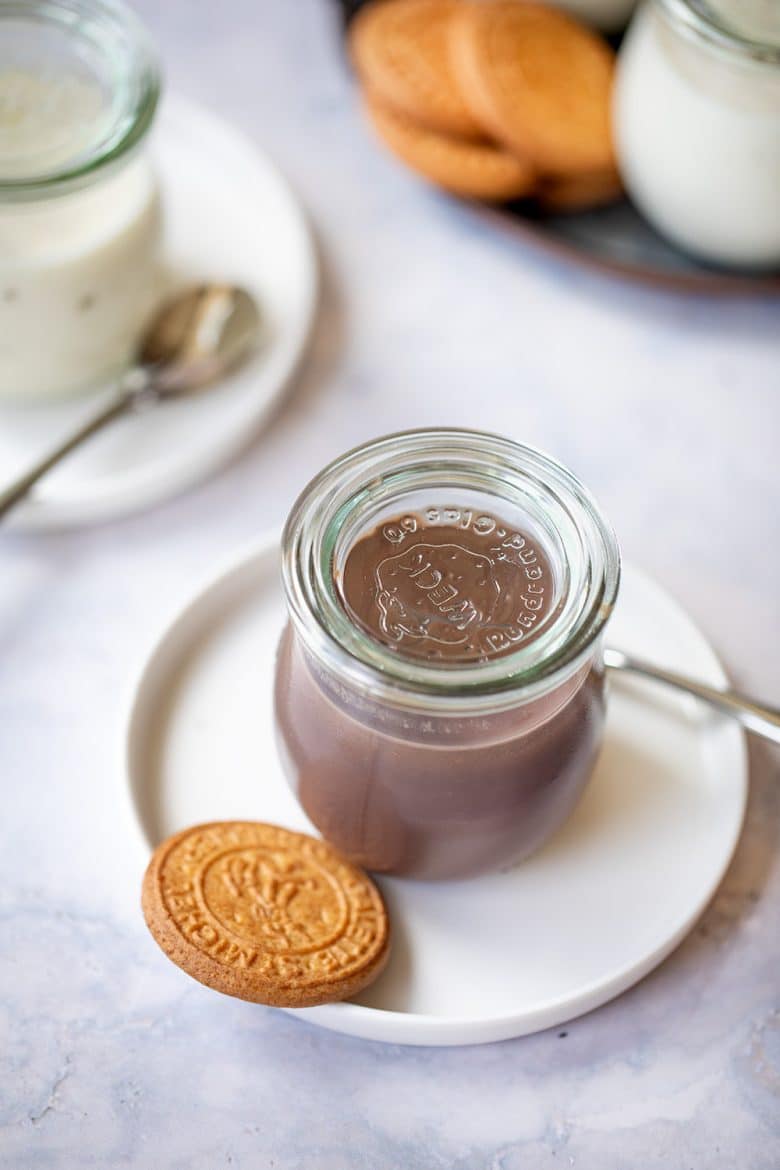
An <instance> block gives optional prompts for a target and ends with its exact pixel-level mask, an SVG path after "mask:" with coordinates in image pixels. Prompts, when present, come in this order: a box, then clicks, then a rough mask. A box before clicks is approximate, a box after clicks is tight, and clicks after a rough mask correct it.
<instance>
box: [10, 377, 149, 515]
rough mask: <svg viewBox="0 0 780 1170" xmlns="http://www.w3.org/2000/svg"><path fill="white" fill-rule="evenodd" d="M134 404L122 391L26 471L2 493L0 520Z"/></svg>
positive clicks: (125, 391)
mask: <svg viewBox="0 0 780 1170" xmlns="http://www.w3.org/2000/svg"><path fill="white" fill-rule="evenodd" d="M132 404H133V395H132V394H131V393H128V392H127V390H126V389H121V390H120V391H119V392H118V393H117V394H116V395H115V396H114V397H112V398H111V399H110V401H109V402H108V403H106V404H105V405H103V406H101V408H100V410H98V411H97V412H96V413H95V414H93V415H92V416H91V417H90V418H88V419H87V421H86V422H84V423H82V424H81V426H80V427H78V429H77V430H75V431H73V432H72V433H71V434H70V435H68V437H67V438H66V439H63V441H62V442H61V443H59V444H58V445H57V446H56V447H54V448H53V449H52V450H51V451H50V452H49V453H48V455H44V457H43V458H42V459H39V460H38V462H37V463H35V464H34V465H33V466H32V467H31V468H29V470H28V471H25V472H24V473H23V474H22V475H20V476H19V478H18V479H17V480H15V481H14V482H13V483H12V484H10V485H9V486H8V487H7V488H5V489H4V490H3V491H0V519H2V518H3V517H4V516H5V515H6V514H7V513H8V512H10V511H11V509H12V508H13V507H15V506H16V504H18V503H19V501H20V500H22V499H24V497H25V496H26V495H27V493H28V492H29V490H30V488H31V487H32V486H33V484H36V483H37V482H38V480H39V479H41V477H42V476H44V475H46V473H47V471H50V470H51V469H52V467H54V466H55V465H56V464H57V463H59V462H60V460H61V459H64V458H65V456H66V455H69V454H70V452H71V451H73V450H74V449H75V448H76V447H78V446H79V445H80V444H81V443H83V442H84V441H85V439H88V438H89V437H90V436H91V435H94V434H95V432H96V431H99V430H100V429H101V428H102V427H104V426H105V425H106V423H109V422H111V421H112V420H113V419H115V418H119V416H120V415H122V414H124V413H125V411H127V410H129V409H130V407H131V405H132Z"/></svg>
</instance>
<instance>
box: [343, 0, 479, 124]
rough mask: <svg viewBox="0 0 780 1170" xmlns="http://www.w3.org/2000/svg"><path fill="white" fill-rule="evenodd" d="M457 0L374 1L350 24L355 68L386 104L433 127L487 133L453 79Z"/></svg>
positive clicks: (350, 41) (378, 97)
mask: <svg viewBox="0 0 780 1170" xmlns="http://www.w3.org/2000/svg"><path fill="white" fill-rule="evenodd" d="M459 8H460V3H459V0H375V2H374V3H373V4H368V5H366V6H365V7H364V8H362V9H361V10H360V11H359V12H358V14H357V15H356V16H355V18H354V20H353V21H352V24H351V25H350V32H349V44H350V49H351V53H352V59H353V61H354V63H355V68H356V69H357V71H358V74H359V75H360V78H361V80H362V81H363V84H364V85H366V86H367V87H368V88H369V89H371V90H372V92H373V93H374V94H375V95H376V97H377V99H378V100H381V101H382V102H383V103H384V104H385V105H386V106H389V107H390V108H391V109H393V110H395V111H396V112H397V113H399V114H404V115H406V117H407V118H411V119H412V120H413V121H415V122H419V123H420V124H421V125H422V126H427V127H428V129H429V130H438V131H440V132H441V133H442V134H454V135H460V136H461V137H464V138H481V137H483V133H482V129H481V127H480V125H479V123H478V122H477V121H476V120H475V119H474V118H473V117H472V115H471V113H470V112H469V109H468V107H467V106H466V104H465V102H464V101H463V98H462V97H461V95H460V90H459V88H458V86H457V83H456V82H455V79H454V77H453V73H452V66H451V63H450V25H451V23H452V19H453V17H454V16H455V14H456V12H457V11H458V9H459Z"/></svg>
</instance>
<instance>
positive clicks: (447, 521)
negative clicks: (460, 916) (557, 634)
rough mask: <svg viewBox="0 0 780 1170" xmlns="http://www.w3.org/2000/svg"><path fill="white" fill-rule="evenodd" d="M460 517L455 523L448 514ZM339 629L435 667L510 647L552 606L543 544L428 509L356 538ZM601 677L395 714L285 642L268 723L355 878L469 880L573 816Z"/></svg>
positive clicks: (344, 576)
mask: <svg viewBox="0 0 780 1170" xmlns="http://www.w3.org/2000/svg"><path fill="white" fill-rule="evenodd" d="M453 516H457V522H455V523H453V522H452V517H453ZM334 577H335V580H334V584H335V586H336V589H337V592H338V595H339V597H340V599H341V603H342V604H343V606H344V609H345V611H346V612H347V614H348V615H349V617H350V619H351V620H352V621H353V622H354V623H355V624H357V625H358V626H359V627H360V628H361V629H362V630H364V631H365V632H366V633H367V634H368V635H369V636H370V637H372V638H374V639H376V640H377V641H379V642H380V643H382V644H383V645H384V646H387V647H388V648H389V649H391V650H392V651H393V652H394V653H396V654H398V655H400V656H402V657H404V658H410V659H414V660H420V659H422V660H425V661H427V662H429V663H431V664H436V665H439V666H440V667H441V669H442V670H447V669H448V668H452V667H457V666H459V665H464V664H466V665H467V664H474V663H481V662H487V661H490V660H492V659H494V658H500V657H502V656H505V655H507V654H510V653H512V652H514V651H515V650H516V649H517V647H518V644H520V643H523V644H526V643H528V642H530V641H531V640H533V639H534V638H536V637H538V636H539V634H540V633H541V632H542V631H543V629H544V627H545V624H546V622H547V620H548V619H549V617H550V615H551V614H553V613H554V610H555V608H556V598H555V592H556V589H555V580H554V576H553V570H552V567H551V564H550V560H549V558H548V556H547V554H546V553H545V551H544V549H543V547H542V545H541V543H540V542H539V541H537V540H534V539H533V538H532V537H531V536H529V535H528V534H527V533H524V532H519V531H518V530H517V529H516V528H512V527H511V526H510V525H508V524H506V523H503V522H502V521H501V520H500V519H499V518H498V517H495V516H492V515H488V514H485V513H480V514H478V515H477V516H475V515H474V513H473V512H469V511H467V510H458V509H454V508H449V509H443V510H440V509H434V508H431V509H428V510H427V511H426V512H425V513H406V514H405V515H403V516H399V517H395V518H393V519H389V520H386V521H384V522H383V523H382V524H381V525H379V526H378V527H376V528H374V529H373V530H372V531H370V532H369V533H367V534H366V535H364V536H362V537H361V538H360V539H359V540H357V541H356V542H355V544H354V545H353V546H352V548H351V549H350V550H349V553H348V554H347V557H346V561H345V563H344V568H343V571H342V572H341V573H336V574H334ZM603 708H604V704H603V683H602V675H601V673H599V672H597V671H596V670H594V669H591V668H590V667H589V668H586V669H584V670H581V671H579V672H578V673H577V674H576V675H575V677H573V678H570V679H568V680H567V681H566V682H565V683H563V684H562V685H561V686H559V687H557V688H556V689H555V690H553V691H552V692H549V693H547V694H545V695H544V696H542V697H540V698H538V699H536V700H534V701H532V702H530V703H528V702H527V703H523V704H521V705H518V707H516V708H512V709H510V710H504V711H501V712H497V713H494V714H489V715H484V714H480V715H478V716H477V715H475V716H471V717H469V716H465V717H464V716H460V717H459V718H456V719H454V718H452V717H451V716H444V717H442V716H439V715H436V714H433V713H430V712H426V713H425V714H424V715H423V716H420V715H418V714H415V713H409V712H408V711H404V712H400V713H399V712H394V711H393V709H392V708H389V707H386V706H382V705H381V704H378V703H376V702H374V701H372V700H371V699H370V698H369V697H368V696H366V695H361V694H358V693H357V692H352V691H351V690H350V688H348V687H345V686H344V685H343V684H340V683H339V684H336V683H334V681H333V680H332V679H331V678H330V677H329V675H328V673H327V672H326V671H322V670H321V669H319V668H318V666H317V665H316V663H315V662H314V661H313V660H311V659H310V658H309V657H308V656H307V655H306V654H305V652H303V651H302V650H301V648H300V647H299V646H297V645H296V643H295V639H294V637H293V636H292V634H291V631H290V630H289V629H288V630H287V631H286V632H285V635H284V637H283V639H282V644H281V647H280V652H279V664H278V671H277V681H276V715H277V724H278V729H279V733H280V741H281V746H282V752H283V757H284V760H285V764H286V766H287V770H288V773H289V774H290V775H291V776H292V777H293V778H294V780H295V785H296V791H297V795H298V798H299V800H300V802H301V804H302V806H303V808H304V810H305V811H306V813H307V815H308V816H309V818H310V819H311V820H312V821H313V822H314V824H315V825H316V826H317V828H318V829H319V830H320V831H321V832H322V833H323V835H324V836H325V837H327V839H328V840H329V841H331V842H333V844H335V845H337V846H338V847H339V848H340V849H341V850H343V852H344V853H346V854H347V855H348V856H349V857H350V858H351V859H352V860H353V861H356V862H357V863H359V864H360V865H363V866H365V867H366V868H368V869H373V870H385V871H389V872H392V873H404V874H413V875H415V876H417V877H428V878H434V877H456V876H467V875H471V874H475V873H479V872H482V871H484V870H488V869H495V868H497V867H502V866H507V865H510V864H512V863H513V862H516V861H518V860H520V859H521V858H523V857H524V856H526V855H528V854H529V853H532V852H533V851H534V850H535V849H536V848H538V846H539V845H540V843H541V842H542V841H544V840H545V838H546V837H547V836H549V834H550V832H551V831H552V829H553V828H554V827H555V826H557V825H558V824H560V823H561V822H562V821H563V820H564V819H565V818H566V816H567V815H568V813H569V812H570V811H571V808H572V807H573V805H574V804H575V802H576V800H577V798H578V797H579V795H580V792H581V790H582V787H583V785H584V783H585V781H586V779H587V777H588V775H589V774H590V770H591V767H592V764H593V759H594V756H595V753H596V750H597V747H598V744H599V740H600V736H601V730H602V722H603Z"/></svg>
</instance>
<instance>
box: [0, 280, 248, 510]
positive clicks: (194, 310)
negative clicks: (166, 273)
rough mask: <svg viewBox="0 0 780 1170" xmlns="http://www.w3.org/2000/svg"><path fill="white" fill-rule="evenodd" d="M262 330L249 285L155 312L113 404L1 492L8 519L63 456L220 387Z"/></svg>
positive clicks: (185, 297) (198, 292) (209, 289)
mask: <svg viewBox="0 0 780 1170" xmlns="http://www.w3.org/2000/svg"><path fill="white" fill-rule="evenodd" d="M259 329H260V313H259V310H258V307H257V304H256V303H255V301H254V299H253V298H252V297H251V296H250V295H249V293H248V292H246V291H245V290H244V289H242V288H237V287H235V286H234V285H229V284H204V285H199V286H197V287H195V288H188V289H184V290H183V291H182V292H180V293H179V294H178V295H177V296H176V297H174V299H173V300H171V301H169V302H167V303H166V304H164V305H163V306H162V308H161V309H160V310H159V311H158V312H157V313H156V314H155V316H154V318H153V319H152V322H151V324H150V325H149V327H148V328H147V330H146V333H145V334H144V337H143V338H142V341H141V344H140V346H139V349H138V358H137V361H136V364H135V365H134V366H133V367H132V369H130V370H128V371H127V373H126V374H125V375H124V376H123V377H122V379H121V381H120V383H119V386H118V388H117V390H116V393H115V394H114V395H113V396H112V397H111V399H110V400H109V402H107V403H106V404H105V405H103V406H102V407H101V409H100V410H99V411H98V412H97V414H94V415H93V416H92V417H91V418H89V419H88V420H87V421H86V422H85V423H82V425H81V426H80V427H79V428H78V429H77V430H75V431H74V432H73V434H71V435H69V436H68V437H67V438H66V439H64V440H63V441H62V442H61V443H59V444H58V445H57V446H56V447H55V448H54V449H53V450H52V451H50V452H49V454H48V455H45V456H44V457H43V458H42V459H40V460H39V461H38V462H37V463H36V464H35V465H34V466H33V467H31V468H30V469H29V470H28V471H26V472H24V473H23V474H22V475H21V476H19V478H18V479H17V480H15V482H14V483H12V484H11V485H10V486H9V487H7V488H6V489H5V490H4V491H0V519H1V518H2V517H3V516H5V515H6V513H8V512H10V510H11V509H12V508H13V507H15V505H16V504H18V503H19V501H20V500H22V499H24V497H25V496H26V495H27V493H28V492H29V491H30V489H31V488H32V487H33V485H34V484H36V483H37V482H38V480H39V479H41V478H42V477H43V476H44V475H46V473H47V472H48V471H50V470H51V469H52V467H54V466H56V464H57V463H59V462H60V460H61V459H64V458H65V456H66V455H69V454H70V452H71V451H73V450H75V448H76V447H78V446H80V445H81V443H83V442H84V441H85V440H86V439H89V438H90V437H91V436H92V435H94V434H95V433H96V432H97V431H99V430H101V429H102V428H103V427H104V426H106V425H107V424H108V423H110V422H113V421H114V419H117V418H121V416H122V415H125V414H131V413H132V412H133V411H134V410H139V409H141V408H146V407H148V406H156V405H157V404H159V403H161V402H167V401H169V400H170V399H173V398H183V397H184V396H185V395H188V394H192V393H194V392H196V391H198V390H202V389H204V388H205V387H206V386H210V385H212V384H213V383H214V382H216V381H217V380H218V379H219V378H220V377H221V376H222V375H223V374H225V373H227V372H228V371H229V370H230V369H232V368H233V366H235V365H237V364H238V362H240V361H241V359H242V358H244V357H246V355H247V354H248V352H249V350H250V349H251V348H252V347H253V346H254V344H255V342H256V341H257V337H258V333H259Z"/></svg>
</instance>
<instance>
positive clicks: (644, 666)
mask: <svg viewBox="0 0 780 1170" xmlns="http://www.w3.org/2000/svg"><path fill="white" fill-rule="evenodd" d="M604 662H605V664H606V665H607V666H608V667H609V668H610V670H630V671H631V672H632V673H633V674H640V675H642V676H643V677H644V678H649V679H653V680H654V681H655V682H660V683H665V684H666V685H667V686H670V687H674V688H675V689H676V690H678V691H685V692H686V694H689V695H694V696H695V698H697V699H701V700H702V702H705V703H709V704H710V706H712V707H715V708H716V710H718V711H720V712H721V713H722V714H723V715H730V716H731V717H732V718H733V719H736V720H737V721H738V722H739V723H741V724H742V726H743V727H746V728H747V730H748V731H753V732H755V734H756V735H762V736H763V737H764V738H765V739H769V740H771V741H772V742H773V743H780V710H778V709H777V708H776V707H768V706H767V705H766V704H764V703H757V702H756V701H755V699H749V698H748V697H747V696H746V695H740V694H739V693H738V692H737V691H731V690H726V691H722V690H719V689H718V688H717V687H708V686H707V685H706V684H705V683H700V682H697V681H696V680H695V679H692V678H686V677H685V675H682V674H675V673H674V671H671V670H664V669H663V668H662V667H660V666H651V665H650V663H649V662H643V661H642V660H641V659H638V658H634V657H633V656H632V655H629V654H624V653H623V651H622V650H613V649H606V650H605V651H604Z"/></svg>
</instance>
